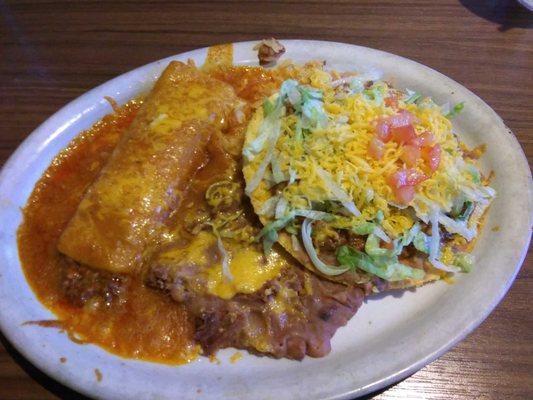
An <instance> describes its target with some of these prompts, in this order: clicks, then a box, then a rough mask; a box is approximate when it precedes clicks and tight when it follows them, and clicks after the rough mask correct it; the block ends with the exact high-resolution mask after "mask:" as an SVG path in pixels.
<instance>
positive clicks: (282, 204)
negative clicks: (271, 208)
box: [274, 197, 289, 219]
mask: <svg viewBox="0 0 533 400" xmlns="http://www.w3.org/2000/svg"><path fill="white" fill-rule="evenodd" d="M288 206H289V203H288V202H287V200H286V199H285V198H284V197H281V198H280V199H279V201H278V204H276V210H275V212H274V217H275V218H276V219H280V218H283V217H284V216H285V215H286V214H287V209H288Z"/></svg>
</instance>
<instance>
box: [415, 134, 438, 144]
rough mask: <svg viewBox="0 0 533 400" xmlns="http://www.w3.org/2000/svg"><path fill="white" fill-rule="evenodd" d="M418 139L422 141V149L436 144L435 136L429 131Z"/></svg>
mask: <svg viewBox="0 0 533 400" xmlns="http://www.w3.org/2000/svg"><path fill="white" fill-rule="evenodd" d="M418 139H419V140H420V147H429V146H433V145H434V144H435V136H433V134H432V133H431V132H429V131H424V132H422V133H421V134H420V135H419V136H418Z"/></svg>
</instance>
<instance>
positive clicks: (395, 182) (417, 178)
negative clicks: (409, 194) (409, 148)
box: [388, 168, 427, 188]
mask: <svg viewBox="0 0 533 400" xmlns="http://www.w3.org/2000/svg"><path fill="white" fill-rule="evenodd" d="M426 179H427V176H426V175H424V174H423V173H422V172H420V171H418V170H416V169H414V168H402V169H399V170H398V171H396V172H395V173H394V174H392V175H391V176H389V179H388V183H389V185H390V186H391V187H392V188H400V187H402V186H415V185H418V184H419V183H420V182H423V181H425V180H426Z"/></svg>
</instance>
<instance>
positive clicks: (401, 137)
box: [390, 125, 416, 143]
mask: <svg viewBox="0 0 533 400" xmlns="http://www.w3.org/2000/svg"><path fill="white" fill-rule="evenodd" d="M390 131H391V135H392V140H394V141H395V142H396V143H411V141H412V140H414V139H416V132H415V128H413V125H405V126H399V127H392V128H391V130H390Z"/></svg>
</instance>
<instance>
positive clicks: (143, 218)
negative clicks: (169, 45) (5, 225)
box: [58, 62, 236, 273]
mask: <svg viewBox="0 0 533 400" xmlns="http://www.w3.org/2000/svg"><path fill="white" fill-rule="evenodd" d="M235 101H236V96H235V94H234V92H233V89H232V88H231V87H230V86H229V85H227V84H225V83H223V82H221V81H218V80H216V79H213V78H211V77H209V76H208V75H207V74H205V73H203V72H201V71H199V70H198V69H197V68H196V67H195V66H194V65H189V64H183V63H180V62H171V63H170V64H169V65H168V67H167V68H166V69H165V71H164V72H163V74H162V75H161V77H160V78H159V80H158V81H157V83H156V85H155V86H154V88H153V89H152V91H151V92H150V94H149V95H148V96H147V98H146V100H145V102H144V104H143V105H142V107H141V109H140V110H139V112H138V114H137V116H136V118H135V120H134V121H133V122H132V124H131V126H130V128H129V129H128V131H127V132H126V133H125V134H124V136H123V137H122V138H121V140H120V142H119V144H118V145H117V147H116V148H115V150H114V152H113V154H112V155H111V157H110V159H109V161H108V162H107V164H106V165H105V166H104V168H103V169H102V171H101V173H100V175H99V176H98V178H97V179H96V181H95V182H94V183H93V184H92V186H90V187H89V189H88V190H87V192H86V194H85V195H84V197H83V199H82V201H81V203H80V204H79V206H78V209H77V211H76V213H75V214H74V216H73V217H72V219H71V220H70V222H69V223H68V225H67V227H66V229H65V231H64V232H63V234H62V235H61V238H60V241H59V245H58V248H59V250H60V251H61V252H62V253H64V254H66V255H67V256H69V257H71V258H73V259H74V260H76V261H78V262H80V263H83V264H86V265H89V266H91V267H94V268H98V269H103V270H108V271H112V272H118V273H132V272H135V271H137V270H138V269H139V268H140V266H141V264H142V261H143V259H144V258H145V256H146V253H147V251H148V249H149V248H150V247H151V246H153V245H154V244H155V243H156V242H157V240H158V237H159V236H160V234H161V230H162V228H163V224H164V222H165V220H166V219H167V218H168V215H169V213H170V212H171V211H172V210H173V209H175V208H176V207H177V206H178V205H179V201H180V198H181V197H182V196H183V192H184V191H185V190H186V189H187V186H188V184H189V182H190V180H191V177H192V176H193V175H194V174H195V173H196V171H197V170H198V169H199V168H200V167H201V166H202V165H203V163H205V161H206V157H207V156H206V152H205V148H206V145H207V143H208V141H209V139H210V137H211V135H212V134H213V132H215V131H216V130H217V129H223V128H224V124H225V121H226V120H227V114H228V113H229V112H230V111H231V110H232V109H233V106H234V104H235Z"/></svg>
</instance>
